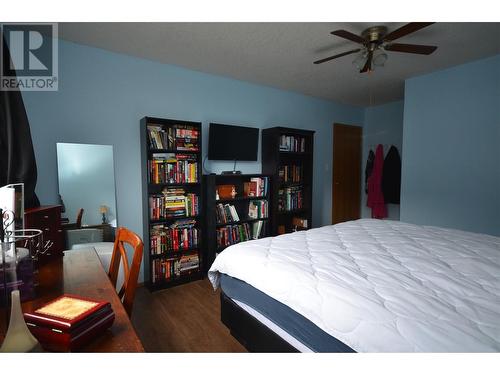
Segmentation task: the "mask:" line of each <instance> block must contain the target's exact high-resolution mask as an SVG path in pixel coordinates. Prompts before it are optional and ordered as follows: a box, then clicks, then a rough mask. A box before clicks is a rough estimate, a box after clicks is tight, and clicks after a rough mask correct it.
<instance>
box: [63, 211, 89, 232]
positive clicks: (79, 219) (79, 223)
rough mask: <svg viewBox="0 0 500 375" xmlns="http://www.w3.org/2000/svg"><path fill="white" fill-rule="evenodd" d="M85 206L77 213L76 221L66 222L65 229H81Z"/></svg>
mask: <svg viewBox="0 0 500 375" xmlns="http://www.w3.org/2000/svg"><path fill="white" fill-rule="evenodd" d="M83 211H85V210H84V209H83V208H80V209H79V210H78V212H77V214H76V221H75V222H74V223H64V224H62V227H63V229H64V230H70V229H80V228H81V227H82V217H83Z"/></svg>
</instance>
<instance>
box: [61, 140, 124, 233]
mask: <svg viewBox="0 0 500 375" xmlns="http://www.w3.org/2000/svg"><path fill="white" fill-rule="evenodd" d="M57 170H58V178H59V195H60V197H61V199H62V203H63V204H64V208H65V212H64V213H63V216H64V217H66V218H67V219H68V221H69V222H70V223H72V222H76V221H77V216H78V212H79V210H80V209H82V208H83V215H82V217H81V224H82V226H93V225H101V224H105V223H109V224H110V225H111V226H112V227H116V225H117V223H116V199H115V172H114V163H113V146H108V145H87V144H77V143H57ZM103 215H104V216H103ZM103 220H104V222H103Z"/></svg>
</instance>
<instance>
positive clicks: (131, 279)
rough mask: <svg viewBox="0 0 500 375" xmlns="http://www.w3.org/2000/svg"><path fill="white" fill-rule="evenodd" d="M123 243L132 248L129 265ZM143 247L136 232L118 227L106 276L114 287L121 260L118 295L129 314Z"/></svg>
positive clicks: (130, 313)
mask: <svg viewBox="0 0 500 375" xmlns="http://www.w3.org/2000/svg"><path fill="white" fill-rule="evenodd" d="M124 243H128V244H129V245H130V246H132V248H133V249H134V257H133V259H132V264H131V265H130V266H129V262H128V257H127V250H126V249H125V246H124ZM143 249H144V244H143V243H142V240H141V238H140V237H139V236H138V235H137V234H135V233H134V232H132V231H130V230H128V229H127V228H123V227H122V228H118V230H117V232H116V240H115V245H114V247H113V254H112V255H111V263H110V265H109V274H108V276H109V278H110V280H111V283H112V284H113V286H114V287H115V289H116V287H117V285H116V280H117V278H118V271H119V270H120V260H122V265H123V285H122V287H121V289H120V291H119V292H118V296H119V297H120V299H121V300H122V303H123V306H124V307H125V310H126V311H127V314H128V315H129V316H131V315H132V305H133V303H134V296H135V290H136V288H137V279H138V277H139V270H140V269H141V262H142V252H143Z"/></svg>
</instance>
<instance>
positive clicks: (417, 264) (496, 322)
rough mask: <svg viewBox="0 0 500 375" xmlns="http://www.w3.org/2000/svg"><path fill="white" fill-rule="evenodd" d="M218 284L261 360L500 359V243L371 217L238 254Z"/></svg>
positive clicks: (232, 253)
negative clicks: (487, 355) (293, 356)
mask: <svg viewBox="0 0 500 375" xmlns="http://www.w3.org/2000/svg"><path fill="white" fill-rule="evenodd" d="M208 276H209V279H210V281H211V282H212V284H213V286H214V288H218V287H221V289H222V292H221V303H222V312H221V317H222V320H223V322H224V323H225V324H226V325H228V327H229V328H230V330H231V333H232V334H233V335H234V336H235V337H236V338H237V339H238V340H240V341H241V342H242V343H244V344H245V345H246V346H247V347H248V348H249V350H251V351H283V352H285V351H300V352H307V351H313V352H349V351H355V352H499V351H500V237H494V236H489V235H485V234H478V233H469V232H464V231H459V230H453V229H445V228H438V227H430V226H418V225H413V224H406V223H402V222H397V221H388V220H373V219H361V220H356V221H350V222H346V223H341V224H337V225H329V226H325V227H321V228H317V229H311V230H308V231H301V232H295V233H291V234H285V235H281V236H277V237H269V238H263V239H260V240H254V241H249V242H243V243H239V244H236V245H233V246H231V247H229V248H227V249H226V250H224V251H223V252H222V253H221V254H220V255H219V256H218V257H217V258H216V260H215V262H214V263H213V265H212V267H211V268H210V270H209V273H208Z"/></svg>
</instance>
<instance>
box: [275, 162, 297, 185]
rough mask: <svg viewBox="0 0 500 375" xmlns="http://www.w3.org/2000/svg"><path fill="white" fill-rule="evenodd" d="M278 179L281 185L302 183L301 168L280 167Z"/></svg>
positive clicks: (293, 165)
mask: <svg viewBox="0 0 500 375" xmlns="http://www.w3.org/2000/svg"><path fill="white" fill-rule="evenodd" d="M278 177H279V179H280V181H281V182H282V183H300V182H302V166H300V165H298V164H291V165H280V167H279V169H278Z"/></svg>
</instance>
